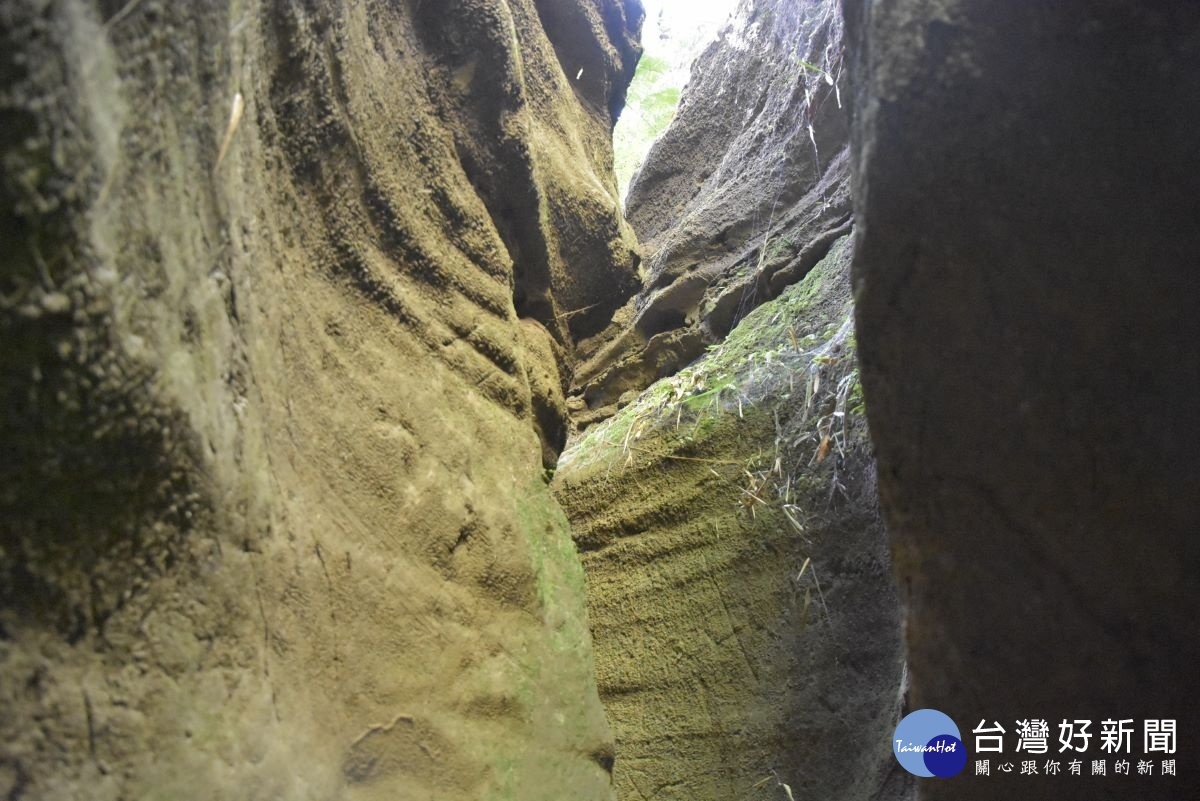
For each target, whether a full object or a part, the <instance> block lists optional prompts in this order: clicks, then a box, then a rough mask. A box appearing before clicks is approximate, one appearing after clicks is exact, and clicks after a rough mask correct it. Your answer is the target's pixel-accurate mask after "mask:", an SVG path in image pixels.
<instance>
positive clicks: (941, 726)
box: [892, 709, 967, 779]
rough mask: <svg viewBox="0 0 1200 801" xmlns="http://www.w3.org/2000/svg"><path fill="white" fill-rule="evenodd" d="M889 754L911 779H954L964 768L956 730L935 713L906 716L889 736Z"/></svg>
mask: <svg viewBox="0 0 1200 801" xmlns="http://www.w3.org/2000/svg"><path fill="white" fill-rule="evenodd" d="M892 752H893V753H894V754H895V755H896V761H898V762H899V763H900V767H902V768H904V769H905V770H907V771H908V772H909V773H911V774H913V775H914V776H924V777H926V778H932V777H934V776H939V777H941V778H943V779H945V778H949V777H951V776H957V775H958V774H959V773H961V772H962V769H963V768H964V767H966V765H967V748H966V746H964V745H963V742H962V734H961V733H959V731H958V726H956V725H955V724H954V721H953V720H951V719H950V717H949V716H948V715H944V714H942V713H941V712H938V711H937V710H936V709H918V710H917V711H916V712H913V713H912V714H910V715H906V716H905V717H904V720H902V721H900V725H899V726H897V727H896V733H895V734H894V735H892Z"/></svg>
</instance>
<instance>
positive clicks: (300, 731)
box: [0, 0, 641, 800]
mask: <svg viewBox="0 0 1200 801" xmlns="http://www.w3.org/2000/svg"><path fill="white" fill-rule="evenodd" d="M640 14H641V12H640V8H638V7H637V5H636V4H628V5H626V4H624V3H622V2H619V0H604V2H601V3H594V2H583V0H579V2H560V1H559V0H555V1H554V2H549V1H547V2H540V1H539V2H533V0H509V1H508V2H502V1H501V0H462V1H461V2H451V3H446V2H432V0H429V1H426V2H411V3H374V2H372V3H341V2H318V0H309V1H308V2H250V3H171V2H163V1H162V0H143V1H142V2H137V0H135V2H131V3H125V2H115V0H105V1H104V2H99V3H93V2H83V0H64V2H60V3H54V4H47V3H43V2H35V1H34V0H19V1H18V2H8V3H4V4H3V6H2V7H0V22H2V31H3V45H4V47H3V53H4V55H3V57H2V67H0V74H2V76H3V80H2V87H0V121H2V124H0V157H2V159H3V175H4V179H3V189H2V195H3V197H2V203H0V207H2V208H3V217H2V219H0V228H2V231H3V235H2V236H3V240H4V242H5V249H4V254H3V257H2V261H0V288H2V292H3V295H2V302H3V305H2V307H0V332H2V334H0V336H2V337H3V341H4V343H5V346H4V349H3V352H2V353H0V393H2V396H3V404H4V418H3V423H2V424H0V425H2V428H0V439H2V441H3V446H2V451H3V455H2V457H0V525H2V529H0V587H2V590H0V708H2V709H3V713H2V715H0V742H2V745H0V796H2V797H5V798H29V799H32V798H55V799H71V798H79V799H84V798H86V799H117V798H171V799H185V798H261V799H266V798H271V799H300V798H305V799H307V798H322V799H325V798H347V799H372V798H389V799H390V798H444V799H456V800H458V799H464V798H484V797H490V798H513V799H537V798H546V799H561V798H581V799H582V798H587V799H605V798H609V797H610V795H611V784H610V776H609V770H610V768H611V764H612V743H611V737H610V734H609V731H608V728H607V725H606V724H605V721H604V715H603V712H602V710H601V707H600V704H599V700H598V698H597V694H596V689H595V684H594V680H593V675H592V673H593V669H592V662H591V655H590V643H589V637H588V633H587V629H586V625H585V621H584V609H583V583H582V574H581V572H580V568H579V564H578V561H577V557H576V555H575V553H574V550H573V547H572V545H571V541H570V539H569V536H568V534H567V529H566V522H565V520H564V518H563V517H562V515H561V513H560V512H559V510H558V507H557V506H556V505H555V503H554V501H553V500H552V498H551V497H550V495H549V492H548V490H547V488H546V486H545V483H544V480H543V475H542V473H543V467H544V465H548V464H553V461H554V458H555V456H556V453H557V450H558V448H559V447H560V446H561V444H562V440H563V438H564V436H565V431H566V424H565V417H564V414H565V411H564V404H563V386H562V382H563V381H564V380H566V378H567V377H568V376H569V368H570V363H571V360H572V352H573V350H574V347H575V342H576V341H577V340H578V339H580V338H583V337H587V336H590V335H593V334H595V333H596V332H597V331H598V330H599V329H600V328H601V327H602V326H603V325H604V324H605V323H606V321H607V319H608V317H609V316H610V314H611V312H612V310H613V309H614V308H616V307H617V306H619V305H620V304H621V303H622V302H623V300H624V298H625V297H626V296H627V295H628V294H629V293H630V292H631V291H632V290H633V288H634V287H635V285H636V278H635V269H636V256H635V254H634V250H633V240H632V237H631V235H630V233H629V230H628V228H627V227H626V226H625V225H624V223H623V222H622V220H621V217H620V215H619V212H618V211H617V203H616V198H615V194H616V190H615V181H614V178H613V176H612V165H611V158H612V157H611V145H610V131H611V125H612V121H613V115H614V114H615V112H616V110H617V109H618V108H619V107H620V104H621V99H622V97H623V92H624V87H625V85H626V83H627V81H628V78H629V76H630V74H631V71H632V69H633V66H634V62H635V59H636V52H637V46H636V33H637V28H638V26H639V24H640V19H639V17H640ZM580 71H582V73H581V72H580ZM577 76H578V77H577ZM539 435H540V436H539Z"/></svg>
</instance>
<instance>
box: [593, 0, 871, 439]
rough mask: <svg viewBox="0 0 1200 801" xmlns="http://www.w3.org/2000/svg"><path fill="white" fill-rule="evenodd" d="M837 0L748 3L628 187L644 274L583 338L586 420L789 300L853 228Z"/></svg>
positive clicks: (701, 61)
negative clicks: (602, 325) (632, 296)
mask: <svg viewBox="0 0 1200 801" xmlns="http://www.w3.org/2000/svg"><path fill="white" fill-rule="evenodd" d="M842 78H843V76H842V46H841V15H840V13H839V12H838V8H837V4H836V3H826V2H764V1H763V0H755V1H753V2H751V1H749V0H747V2H743V3H742V4H741V5H740V6H739V8H738V10H737V12H736V14H735V15H734V17H733V19H732V20H731V23H730V25H729V27H727V28H726V29H725V30H724V31H723V32H722V34H721V36H720V38H719V39H718V41H716V42H715V43H713V44H712V45H711V46H710V47H709V48H708V49H707V50H706V51H705V52H704V53H703V54H702V55H701V56H700V57H699V58H698V59H697V61H696V63H695V65H694V67H693V70H692V76H691V80H690V83H689V86H688V88H687V90H686V91H685V93H684V97H683V101H682V104H681V106H680V109H679V112H678V114H677V116H676V118H675V120H674V122H673V123H672V125H671V127H670V128H669V129H668V130H667V131H666V133H665V134H663V136H662V138H661V139H660V140H659V141H658V142H657V143H655V145H654V147H653V149H652V150H651V152H650V154H649V155H648V156H647V158H646V161H645V164H644V165H643V167H642V169H641V171H640V173H639V174H638V175H637V176H636V178H635V179H634V182H633V185H632V186H631V187H630V190H629V197H628V200H627V204H626V205H627V209H628V215H629V220H630V223H631V224H632V225H633V227H634V229H635V230H636V231H637V233H638V237H639V238H640V239H641V240H642V243H643V247H644V252H645V254H646V262H645V264H644V275H645V285H644V287H643V289H642V291H641V292H640V293H639V294H638V296H637V298H636V300H634V301H631V302H630V304H629V305H627V306H626V307H625V308H624V309H622V310H621V312H619V313H618V314H617V316H616V318H615V320H614V322H613V324H612V325H611V326H610V327H609V329H608V330H607V331H605V332H604V333H603V334H602V335H600V336H597V337H594V338H592V339H590V340H588V341H586V342H585V343H584V344H583V346H582V347H581V356H582V357H583V359H584V361H583V364H582V365H581V366H580V368H579V371H578V374H577V376H576V393H577V394H578V395H579V399H578V400H576V401H575V405H576V406H577V407H578V409H579V413H578V414H577V415H576V420H577V422H578V423H579V424H580V425H583V426H586V425H588V424H589V423H590V422H592V421H594V420H597V419H603V418H604V417H606V416H608V415H610V414H612V412H613V411H614V410H615V408H616V404H617V403H618V401H619V400H620V398H621V396H622V395H625V394H626V393H629V392H631V391H634V390H640V389H642V388H644V387H646V386H648V385H649V384H650V383H652V382H653V381H655V380H656V379H658V378H661V377H663V376H667V375H671V374H673V373H674V372H676V371H677V370H679V369H680V368H681V367H683V366H684V365H686V364H688V363H689V362H691V361H692V360H694V359H695V358H697V357H698V356H700V355H701V354H702V353H703V352H704V349H705V347H706V346H708V345H710V344H713V343H715V342H719V341H720V340H721V339H723V338H724V337H725V335H726V334H728V333H729V331H730V329H732V328H733V326H734V325H735V324H736V323H737V322H738V321H739V320H740V319H742V318H743V317H745V315H746V314H747V313H749V312H750V311H751V310H752V309H754V308H755V307H757V306H758V305H760V304H762V303H764V302H766V301H768V300H770V299H772V298H774V297H777V296H778V295H779V294H780V292H782V290H783V288H784V287H786V286H788V285H789V284H792V283H795V282H796V281H798V280H799V279H800V278H802V277H803V276H804V274H805V273H806V272H807V271H808V270H809V269H811V268H812V266H813V265H814V264H816V263H817V262H818V261H819V260H820V259H821V257H822V256H824V255H825V253H827V252H828V250H829V247H830V245H831V244H832V243H833V241H834V240H835V239H837V238H838V237H839V236H842V235H843V234H845V233H846V232H847V231H848V230H849V224H850V213H851V209H850V194H849V184H848V181H847V176H848V174H849V172H848V170H849V162H848V158H847V155H846V150H845V149H846V142H847V109H845V108H844V107H843V103H842V98H841V94H842V91H843V90H842V86H843V84H842Z"/></svg>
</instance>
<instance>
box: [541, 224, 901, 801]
mask: <svg viewBox="0 0 1200 801" xmlns="http://www.w3.org/2000/svg"><path fill="white" fill-rule="evenodd" d="M849 273H850V247H849V242H848V237H843V238H842V239H841V240H839V241H838V242H837V243H835V244H834V246H833V248H832V249H831V251H830V253H829V254H828V255H827V256H826V257H825V258H824V259H823V260H822V261H821V262H820V263H819V264H818V265H817V266H816V267H814V268H813V269H812V270H811V271H810V272H809V274H808V275H807V277H805V278H804V280H803V281H802V282H801V283H800V284H798V285H795V286H792V287H790V288H788V289H787V290H785V291H784V292H783V294H782V295H781V296H780V297H778V298H777V299H775V300H773V301H771V302H768V303H766V304H764V305H763V306H760V307H759V308H758V309H756V310H754V311H753V312H751V313H750V314H749V315H748V316H747V317H746V318H745V319H744V320H742V322H741V323H740V324H739V325H738V326H737V328H735V329H734V330H733V332H732V333H731V334H730V335H729V337H728V339H726V340H725V341H724V342H723V343H722V344H721V345H719V346H717V347H716V348H714V349H713V350H711V351H710V352H709V353H708V354H706V356H705V357H703V358H702V359H700V360H698V361H697V362H695V363H694V364H693V365H691V366H689V367H687V368H686V369H684V370H683V371H682V372H680V373H679V374H677V375H676V376H674V377H673V378H670V379H665V380H663V381H661V382H659V383H657V384H655V385H654V386H653V387H651V388H650V389H649V390H647V391H646V392H644V393H642V394H641V396H640V397H639V398H638V399H637V401H635V402H634V403H632V404H630V405H629V406H627V407H625V408H624V409H622V410H621V411H620V412H618V413H617V415H616V416H614V417H612V418H611V419H609V420H606V421H604V422H602V423H598V424H596V425H594V426H592V427H591V428H589V429H588V431H587V432H586V434H585V435H584V436H583V437H582V438H581V439H580V441H578V442H576V443H574V444H572V445H571V446H570V447H569V448H568V450H567V451H566V452H565V453H564V455H563V460H562V463H561V465H560V468H559V471H558V473H557V474H556V476H555V488H556V494H557V495H558V497H559V498H560V499H561V500H562V502H563V505H564V506H565V508H566V511H567V514H568V517H569V518H570V520H571V526H572V535H573V536H574V537H575V540H576V542H577V544H578V545H579V547H580V549H581V550H582V551H583V564H584V569H585V571H586V573H587V578H588V612H589V617H590V620H591V624H592V627H593V639H594V642H595V649H596V669H597V681H598V683H599V687H600V694H601V698H602V699H603V701H604V704H605V707H606V709H607V711H608V715H609V720H610V722H611V724H612V726H613V728H614V730H615V732H616V740H617V751H616V767H615V772H614V776H615V779H616V785H617V790H618V795H619V796H620V797H622V798H653V797H656V796H659V797H669V798H688V799H697V800H698V801H710V800H711V801H717V800H718V799H721V800H722V801H726V800H727V799H751V798H785V797H787V795H788V794H789V793H790V794H791V795H792V796H793V797H795V798H822V799H830V800H831V801H832V800H843V801H863V800H865V799H900V798H905V797H907V795H908V790H909V789H910V785H909V782H908V777H907V774H905V773H903V771H901V770H899V766H898V765H897V764H896V762H895V760H894V759H893V758H892V753H891V746H890V737H891V735H892V731H893V729H894V727H895V725H896V720H897V718H898V714H899V711H900V707H901V700H902V699H901V689H900V687H901V684H902V680H901V674H902V671H903V654H902V651H901V639H900V621H899V611H898V609H899V608H898V605H897V603H896V596H895V591H894V589H893V587H892V583H891V573H890V571H889V568H888V556H887V539H886V536H885V535H884V531H883V527H882V523H881V521H880V517H879V515H878V513H877V506H876V501H875V482H874V472H873V466H872V461H871V446H870V443H869V442H868V441H867V437H866V425H865V420H864V419H863V417H862V407H861V397H862V396H861V388H860V386H859V384H858V380H857V379H858V373H857V367H856V363H855V356H854V341H853V335H852V332H853V321H852V308H851V293H850V280H849ZM785 785H786V788H787V789H785V787H784V786H785Z"/></svg>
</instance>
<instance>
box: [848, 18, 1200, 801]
mask: <svg viewBox="0 0 1200 801" xmlns="http://www.w3.org/2000/svg"><path fill="white" fill-rule="evenodd" d="M845 8H846V15H847V25H848V27H849V29H850V30H851V34H850V42H851V45H852V46H851V52H852V54H853V62H854V65H855V69H854V79H855V82H856V86H857V90H856V98H855V102H854V108H855V113H856V120H855V126H854V131H855V134H854V135H855V144H856V148H855V154H856V155H855V159H856V171H857V173H856V193H855V194H856V204H857V216H858V251H857V254H856V268H855V270H856V280H857V301H858V330H859V344H860V348H861V358H862V365H863V378H864V383H865V385H866V397H867V408H868V411H869V417H870V423H871V432H872V435H873V439H874V441H875V443H876V444H877V446H878V454H879V484H880V490H881V493H882V497H883V502H884V507H885V509H886V511H887V515H888V520H889V522H890V528H891V531H892V535H893V548H894V559H895V570H896V573H897V577H898V580H899V586H900V588H901V591H902V594H903V600H904V602H905V605H906V609H907V641H908V650H909V657H910V660H911V661H910V675H911V680H912V706H913V707H914V708H916V707H927V706H928V707H935V708H938V709H941V710H943V711H945V712H946V713H948V714H950V715H951V716H953V717H955V718H956V719H957V721H958V722H959V724H960V725H962V726H965V727H967V728H968V729H969V728H971V727H974V726H976V725H977V723H978V721H979V720H980V719H986V720H987V721H988V722H989V724H990V723H991V722H992V721H993V720H995V721H999V722H1000V723H1001V724H1002V725H1003V726H1004V727H1005V728H1006V729H1007V730H1008V731H1009V732H1010V737H1011V732H1012V731H1013V728H1014V721H1016V720H1022V719H1027V718H1029V717H1031V716H1033V717H1037V718H1045V719H1048V720H1049V721H1050V722H1051V726H1052V734H1057V722H1058V721H1059V720H1062V719H1064V718H1065V719H1069V720H1073V719H1076V718H1079V719H1091V720H1092V721H1094V722H1093V725H1092V732H1093V733H1096V732H1097V731H1098V730H1099V728H1100V721H1102V720H1106V719H1133V720H1134V721H1135V727H1136V728H1135V733H1134V743H1133V745H1134V749H1133V750H1134V753H1135V754H1136V753H1138V752H1141V751H1142V742H1141V738H1142V721H1143V720H1144V719H1147V718H1149V719H1160V718H1170V719H1178V721H1179V723H1178V725H1179V731H1180V732H1181V734H1180V741H1179V751H1178V753H1177V754H1174V755H1171V756H1172V758H1175V759H1176V760H1177V761H1178V767H1177V769H1178V773H1179V776H1178V778H1177V779H1171V778H1167V779H1165V780H1162V782H1161V784H1156V782H1157V781H1159V780H1157V779H1150V778H1148V777H1144V776H1143V777H1137V776H1135V777H1134V778H1132V779H1131V780H1130V782H1129V783H1128V784H1121V783H1120V780H1121V779H1122V778H1124V777H1113V776H1112V775H1111V773H1112V765H1111V764H1110V765H1109V768H1108V769H1109V773H1110V775H1109V776H1108V777H1107V778H1106V779H1094V780H1091V779H1086V778H1085V779H1081V780H1079V781H1077V783H1076V785H1075V786H1076V787H1078V788H1079V789H1077V790H1072V791H1071V797H1079V798H1083V797H1087V798H1122V799H1123V798H1128V797H1130V796H1131V794H1135V795H1138V796H1144V797H1150V796H1154V795H1159V796H1161V797H1182V796H1184V795H1189V794H1191V795H1194V794H1195V788H1196V786H1197V775H1200V764H1198V763H1197V754H1198V753H1200V752H1197V750H1196V749H1195V748H1194V747H1193V746H1189V745H1185V744H1184V742H1183V739H1182V738H1183V734H1182V732H1185V731H1186V732H1190V734H1189V735H1188V737H1195V732H1196V731H1197V730H1198V729H1197V724H1198V723H1200V719H1198V717H1200V716H1198V715H1197V698H1196V694H1195V690H1194V685H1195V678H1194V677H1195V670H1196V668H1195V666H1196V664H1197V661H1198V659H1200V649H1198V647H1197V637H1196V634H1195V619H1196V614H1197V612H1198V611H1200V603H1198V600H1200V599H1198V597H1197V585H1196V580H1195V573H1196V569H1197V568H1198V567H1200V540H1198V539H1197V537H1196V533H1197V531H1200V514H1198V511H1197V509H1198V507H1197V503H1196V499H1197V498H1198V497H1200V434H1198V432H1200V429H1198V428H1197V421H1198V420H1200V400H1198V399H1200V352H1198V347H1200V346H1198V343H1200V322H1198V321H1200V316H1198V315H1197V314H1196V310H1195V308H1194V306H1195V299H1196V297H1197V289H1198V288H1200V287H1198V284H1197V277H1196V265H1197V261H1198V259H1200V229H1198V228H1197V226H1196V221H1195V209H1194V206H1195V203H1194V200H1195V198H1196V197H1198V196H1200V170H1198V169H1197V166H1198V165H1197V157H1196V154H1197V150H1196V145H1195V132H1196V130H1197V127H1198V124H1200V105H1198V103H1197V98H1200V71H1198V70H1197V69H1196V65H1197V63H1200V61H1198V59H1200V17H1198V16H1197V14H1196V10H1195V8H1194V7H1193V6H1191V5H1187V4H1177V3H1141V2H1124V1H1120V0H1114V1H1113V2H1103V3H1085V2H1062V3H980V2H966V1H965V0H943V2H918V0H887V1H886V2H877V3H872V4H867V3H861V2H847V3H846V4H845ZM968 736H969V735H968ZM1052 741H1053V738H1052ZM1013 745H1015V739H1010V740H1009V742H1008V747H1009V748H1010V749H1011V748H1012V746H1013ZM1051 750H1052V751H1057V746H1052V748H1051ZM1153 756H1156V757H1162V756H1166V755H1162V754H1157V755H1153ZM1099 757H1108V759H1109V762H1112V755H1111V754H1104V753H1101V752H1100V751H1099V740H1098V739H1093V741H1092V748H1091V754H1090V756H1089V757H1085V758H1099ZM1133 758H1134V759H1135V760H1136V759H1137V757H1133ZM969 767H970V766H969ZM1085 770H1086V768H1085ZM1156 774H1157V770H1156ZM1028 779H1029V777H1012V778H1011V779H1009V780H1008V781H1005V779H1004V778H1003V777H997V776H993V777H991V778H989V779H984V778H980V779H974V778H973V777H968V778H964V779H962V780H955V781H954V782H944V783H941V782H937V781H930V782H929V783H928V786H926V787H924V788H923V793H924V796H925V797H928V798H931V799H940V798H946V799H950V798H954V799H964V798H997V799H1000V798H1004V799H1009V798H1015V797H1021V798H1027V799H1033V798H1039V799H1040V798H1047V799H1049V798H1062V797H1064V795H1063V790H1062V788H1061V787H1059V786H1055V785H1053V784H1052V783H1050V782H1048V781H1043V782H1041V783H1039V782H1037V781H1028ZM1134 781H1136V782H1137V783H1138V784H1137V789H1136V790H1132V789H1130V787H1131V786H1132V782H1134ZM1018 783H1019V784H1018Z"/></svg>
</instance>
